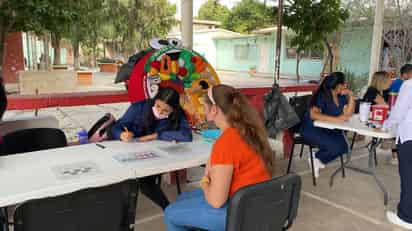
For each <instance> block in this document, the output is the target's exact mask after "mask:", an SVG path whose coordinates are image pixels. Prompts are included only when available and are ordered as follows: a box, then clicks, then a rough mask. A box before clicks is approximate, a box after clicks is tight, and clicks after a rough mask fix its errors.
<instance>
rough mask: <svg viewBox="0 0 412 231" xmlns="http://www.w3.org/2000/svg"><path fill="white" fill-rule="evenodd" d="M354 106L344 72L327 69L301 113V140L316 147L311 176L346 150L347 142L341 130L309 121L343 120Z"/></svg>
mask: <svg viewBox="0 0 412 231" xmlns="http://www.w3.org/2000/svg"><path fill="white" fill-rule="evenodd" d="M354 109H355V98H354V96H353V93H352V92H351V91H350V90H349V89H348V88H347V87H346V82H345V75H344V74H343V73H342V72H334V73H331V74H330V75H329V76H327V77H326V78H325V79H324V80H323V82H322V83H321V85H320V87H319V90H318V91H317V92H316V93H315V94H314V95H313V98H312V103H311V108H310V111H309V112H308V113H307V114H306V115H305V117H304V119H303V122H302V128H301V134H302V136H303V138H304V139H305V141H306V142H308V143H310V144H312V145H314V146H316V147H318V148H319V151H318V152H316V154H315V156H314V159H313V162H314V163H313V164H314V169H315V177H318V176H319V169H320V168H324V165H325V164H327V163H329V162H331V161H333V160H334V159H336V158H337V157H339V156H340V155H343V154H344V153H347V152H348V145H347V143H346V140H345V137H344V136H343V134H342V131H339V130H332V129H326V128H319V127H315V126H314V124H313V121H314V120H321V121H327V122H333V123H343V122H345V121H347V120H348V119H349V118H350V117H351V116H352V114H353V112H354ZM309 163H310V161H309Z"/></svg>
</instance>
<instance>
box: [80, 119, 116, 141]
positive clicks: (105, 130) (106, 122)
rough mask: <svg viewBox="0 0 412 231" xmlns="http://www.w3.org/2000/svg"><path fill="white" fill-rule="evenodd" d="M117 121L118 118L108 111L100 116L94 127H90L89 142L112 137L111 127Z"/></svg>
mask: <svg viewBox="0 0 412 231" xmlns="http://www.w3.org/2000/svg"><path fill="white" fill-rule="evenodd" d="M115 123H116V119H115V118H114V116H113V115H112V114H110V113H106V114H105V115H104V116H103V117H102V118H100V119H99V120H98V121H97V122H96V123H95V124H93V126H92V128H90V130H89V132H88V133H87V134H88V138H89V142H90V143H95V142H100V141H103V140H108V139H111V138H112V136H111V129H112V127H113V125H114V124H115Z"/></svg>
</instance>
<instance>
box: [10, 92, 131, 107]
mask: <svg viewBox="0 0 412 231" xmlns="http://www.w3.org/2000/svg"><path fill="white" fill-rule="evenodd" d="M7 100H8V105H7V109H8V110H28V109H39V108H48V107H64V106H82V105H97V104H105V103H122V102H128V101H129V96H128V95H127V92H126V91H104V92H102V91H100V92H82V93H61V94H60V93H58V94H41V95H9V96H8V97H7Z"/></svg>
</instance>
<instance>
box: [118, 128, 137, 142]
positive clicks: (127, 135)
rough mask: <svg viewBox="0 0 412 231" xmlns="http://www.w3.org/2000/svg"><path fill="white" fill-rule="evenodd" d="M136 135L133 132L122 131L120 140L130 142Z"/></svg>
mask: <svg viewBox="0 0 412 231" xmlns="http://www.w3.org/2000/svg"><path fill="white" fill-rule="evenodd" d="M133 137H134V134H133V132H129V131H127V132H122V133H120V140H121V141H124V142H130V141H131V140H132V139H133Z"/></svg>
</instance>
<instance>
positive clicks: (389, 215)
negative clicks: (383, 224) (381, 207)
mask: <svg viewBox="0 0 412 231" xmlns="http://www.w3.org/2000/svg"><path fill="white" fill-rule="evenodd" d="M386 218H387V219H388V221H389V222H391V223H392V224H394V225H397V226H399V227H402V228H403V229H406V230H412V224H411V223H408V222H406V221H403V220H402V219H400V218H399V217H398V215H397V214H396V213H394V212H392V211H387V212H386Z"/></svg>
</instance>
